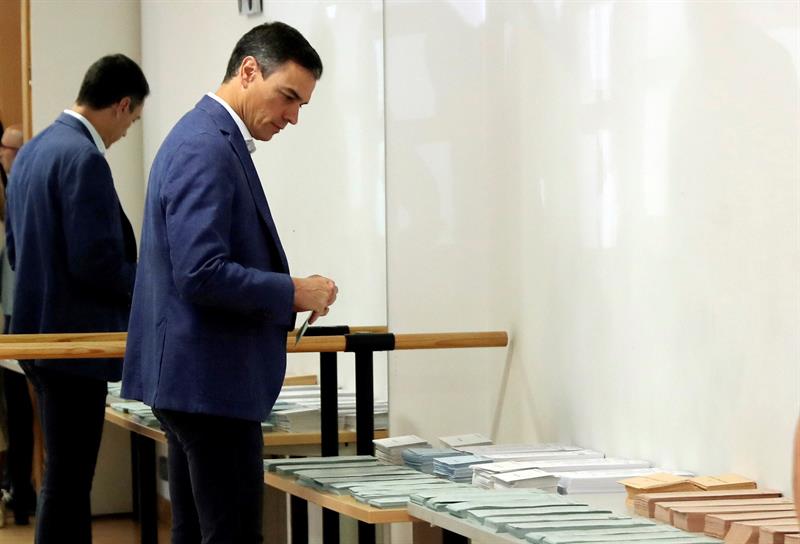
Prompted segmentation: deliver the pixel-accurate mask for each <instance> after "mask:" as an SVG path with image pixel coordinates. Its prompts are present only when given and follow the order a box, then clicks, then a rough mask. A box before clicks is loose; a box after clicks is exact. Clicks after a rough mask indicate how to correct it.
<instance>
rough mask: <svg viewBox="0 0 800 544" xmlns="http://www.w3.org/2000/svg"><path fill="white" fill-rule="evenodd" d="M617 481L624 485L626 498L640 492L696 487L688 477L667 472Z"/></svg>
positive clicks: (693, 488) (669, 490) (684, 489)
mask: <svg viewBox="0 0 800 544" xmlns="http://www.w3.org/2000/svg"><path fill="white" fill-rule="evenodd" d="M619 483H621V484H622V485H624V486H625V491H626V492H627V493H628V498H633V497H635V496H637V495H640V494H642V493H655V492H663V493H667V492H671V491H694V490H695V489H696V487H695V486H694V485H693V484H692V483H691V482H690V481H689V478H686V477H684V476H676V475H675V474H670V473H668V472H658V473H655V474H646V475H644V476H634V477H633V478H625V479H624V480H620V481H619Z"/></svg>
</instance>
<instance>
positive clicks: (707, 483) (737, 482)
mask: <svg viewBox="0 0 800 544" xmlns="http://www.w3.org/2000/svg"><path fill="white" fill-rule="evenodd" d="M689 481H690V482H692V484H693V485H694V486H695V487H697V488H698V489H701V490H703V491H723V490H726V489H755V488H756V487H758V486H757V485H756V482H755V481H754V480H751V479H750V478H747V477H745V476H740V475H739V474H720V475H719V476H698V477H697V478H692V479H691V480H689Z"/></svg>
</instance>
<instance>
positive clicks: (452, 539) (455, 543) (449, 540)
mask: <svg viewBox="0 0 800 544" xmlns="http://www.w3.org/2000/svg"><path fill="white" fill-rule="evenodd" d="M442 544H469V539H468V538H467V537H465V536H463V535H460V534H458V533H454V532H452V531H448V530H447V529H442Z"/></svg>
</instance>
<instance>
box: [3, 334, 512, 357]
mask: <svg viewBox="0 0 800 544" xmlns="http://www.w3.org/2000/svg"><path fill="white" fill-rule="evenodd" d="M112 334H114V333H112ZM11 336H15V335H6V337H7V338H8V337H11ZM30 336H39V335H30ZM56 336H58V335H56ZM394 338H395V348H394V349H395V350H401V349H402V350H408V349H445V348H447V349H450V348H491V347H503V346H507V345H508V334H507V333H506V332H505V331H491V332H445V333H421V334H395V335H394ZM48 340H49V341H45V342H36V341H28V342H24V341H23V342H13V341H12V342H5V343H0V359H21V360H27V359H104V358H119V357H122V356H123V355H124V354H125V341H124V340H99V341H91V340H81V341H78V340H72V341H66V340H63V339H62V341H54V339H53V337H49V338H48ZM345 348H346V342H345V337H344V336H309V337H305V338H303V339H302V340H301V341H300V343H299V344H297V345H296V346H295V345H294V338H293V337H290V338H289V339H288V340H287V342H286V352H287V353H323V352H325V353H330V352H337V351H345Z"/></svg>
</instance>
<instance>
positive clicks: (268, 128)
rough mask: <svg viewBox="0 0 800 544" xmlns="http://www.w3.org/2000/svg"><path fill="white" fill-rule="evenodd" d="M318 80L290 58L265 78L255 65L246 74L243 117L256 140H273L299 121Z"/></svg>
mask: <svg viewBox="0 0 800 544" xmlns="http://www.w3.org/2000/svg"><path fill="white" fill-rule="evenodd" d="M316 84H317V80H316V79H314V75H313V74H312V73H311V72H309V71H308V70H307V69H305V68H303V67H302V66H300V65H299V64H297V63H295V62H293V61H288V62H285V63H284V64H282V65H281V66H280V67H279V68H278V69H277V70H275V71H274V72H272V73H271V74H270V75H269V76H268V77H267V78H266V79H264V77H263V76H262V75H261V70H260V69H259V68H258V66H257V65H256V68H255V70H253V71H252V72H251V73H250V74H248V75H247V81H246V84H245V95H244V101H243V107H242V114H243V117H242V120H243V121H244V124H245V125H246V126H247V129H248V130H249V131H250V134H252V135H253V138H255V139H256V140H264V141H268V140H270V139H271V138H272V137H273V136H274V135H275V134H277V133H278V132H280V131H281V130H282V129H283V128H284V127H285V126H286V125H287V124H288V123H291V124H293V125H296V124H297V120H298V117H299V115H300V107H301V106H303V105H305V104H307V103H308V102H309V100H311V94H312V93H313V92H314V86H315V85H316Z"/></svg>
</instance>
